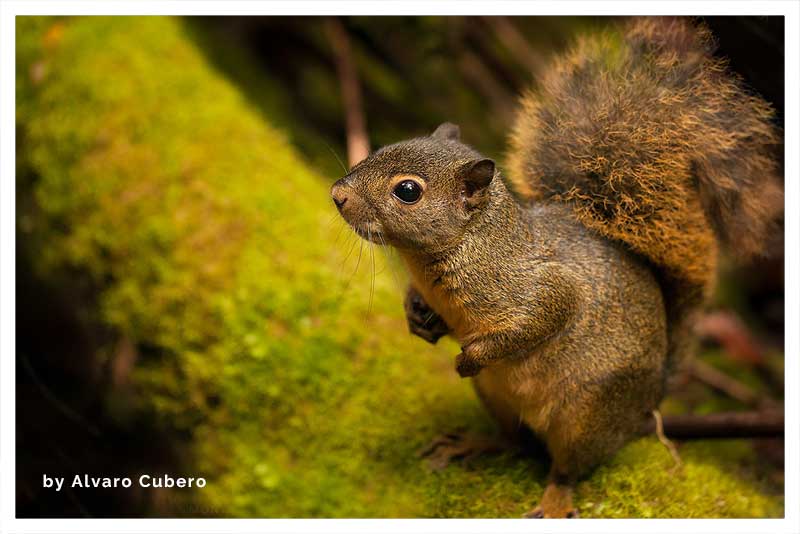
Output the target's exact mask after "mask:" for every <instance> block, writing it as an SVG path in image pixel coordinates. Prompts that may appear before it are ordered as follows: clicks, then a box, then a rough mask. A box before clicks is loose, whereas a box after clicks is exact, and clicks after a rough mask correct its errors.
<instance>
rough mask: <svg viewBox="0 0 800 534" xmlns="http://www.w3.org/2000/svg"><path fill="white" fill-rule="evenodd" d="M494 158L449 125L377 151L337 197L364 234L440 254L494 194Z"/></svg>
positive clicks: (336, 188) (336, 189) (337, 187)
mask: <svg viewBox="0 0 800 534" xmlns="http://www.w3.org/2000/svg"><path fill="white" fill-rule="evenodd" d="M494 176H495V165H494V162H493V161H492V160H490V159H486V158H484V157H482V156H481V155H480V154H479V153H478V152H476V151H475V150H473V149H472V148H470V147H469V146H467V145H465V144H463V143H461V142H460V141H459V130H458V126H456V125H454V124H450V123H445V124H442V125H441V126H439V127H438V128H437V129H436V131H435V132H433V134H431V135H430V136H429V137H418V138H416V139H410V140H408V141H402V142H400V143H396V144H393V145H389V146H386V147H383V148H381V149H380V150H378V151H376V152H374V153H372V154H370V155H369V157H367V158H366V159H365V160H364V161H362V162H361V163H359V164H358V165H356V166H355V167H353V169H352V170H351V171H350V172H349V173H348V174H347V176H345V177H344V178H342V179H341V180H339V181H337V182H336V183H335V184H333V188H332V189H331V196H332V197H333V202H334V203H335V204H336V207H337V208H338V209H339V212H340V213H341V214H342V217H344V219H345V220H346V221H347V222H348V223H349V224H350V226H352V227H353V229H354V230H355V231H356V232H357V233H358V234H359V235H360V236H361V237H363V238H365V239H369V240H371V241H373V242H375V243H379V244H381V243H385V244H388V245H393V246H395V247H398V248H413V249H415V250H420V251H434V250H440V249H444V248H449V247H451V246H454V245H456V244H458V243H459V242H460V240H461V237H462V236H463V234H464V231H465V229H466V228H467V226H468V225H469V222H470V220H471V219H472V218H473V217H475V215H476V214H477V213H479V212H480V211H481V210H482V209H483V208H484V207H485V205H486V204H487V203H488V199H489V186H490V184H491V183H492V180H493V178H494Z"/></svg>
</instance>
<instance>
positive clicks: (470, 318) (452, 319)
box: [408, 264, 479, 340]
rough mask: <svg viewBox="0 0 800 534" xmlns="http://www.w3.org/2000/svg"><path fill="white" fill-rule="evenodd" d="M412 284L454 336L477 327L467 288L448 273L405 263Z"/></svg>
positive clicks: (470, 331)
mask: <svg viewBox="0 0 800 534" xmlns="http://www.w3.org/2000/svg"><path fill="white" fill-rule="evenodd" d="M408 267H409V272H410V274H411V278H412V280H413V283H414V287H415V288H416V289H417V291H419V292H420V293H421V294H422V296H423V298H424V299H425V302H426V303H427V304H428V306H430V307H431V308H432V309H433V310H434V311H435V312H436V313H437V314H439V316H441V317H442V319H444V321H445V322H446V323H447V326H449V327H450V329H451V330H452V332H453V335H454V337H455V338H456V339H459V340H461V339H464V338H465V337H466V336H468V335H470V334H474V333H476V330H477V329H478V327H479V324H478V322H477V321H476V319H475V317H474V313H473V310H472V309H471V305H470V300H469V298H468V297H469V293H468V292H467V291H466V288H463V287H462V286H461V284H460V283H459V282H458V281H457V280H455V278H454V276H453V275H451V274H447V273H444V274H443V273H441V272H431V271H429V270H428V271H423V269H420V268H417V267H416V266H414V265H412V264H408Z"/></svg>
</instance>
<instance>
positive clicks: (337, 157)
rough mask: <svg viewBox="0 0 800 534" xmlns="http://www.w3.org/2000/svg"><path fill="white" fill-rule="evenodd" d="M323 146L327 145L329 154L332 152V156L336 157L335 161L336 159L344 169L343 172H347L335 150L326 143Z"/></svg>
mask: <svg viewBox="0 0 800 534" xmlns="http://www.w3.org/2000/svg"><path fill="white" fill-rule="evenodd" d="M325 146H326V147H328V150H330V151H331V154H333V157H334V158H336V161H338V162H339V165H341V167H342V170H343V171H344V173H345V174H347V167H345V166H344V163H342V160H341V158H339V155H338V154H337V153H336V151H335V150H334V149H333V148H332V147H331V145H329V144H328V143H325Z"/></svg>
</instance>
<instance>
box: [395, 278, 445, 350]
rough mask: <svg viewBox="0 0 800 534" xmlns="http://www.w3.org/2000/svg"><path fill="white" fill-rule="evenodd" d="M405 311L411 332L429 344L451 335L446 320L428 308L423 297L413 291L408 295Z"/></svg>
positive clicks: (410, 290)
mask: <svg viewBox="0 0 800 534" xmlns="http://www.w3.org/2000/svg"><path fill="white" fill-rule="evenodd" d="M405 310H406V319H407V320H408V329H409V331H410V332H411V333H412V334H414V335H415V336H419V337H421V338H422V339H424V340H425V341H427V342H428V343H433V344H435V343H436V342H437V341H439V338H441V337H443V336H446V335H447V334H449V333H450V329H449V328H448V326H447V324H446V323H445V322H444V319H442V318H441V317H440V316H439V315H438V314H437V313H436V312H435V311H433V310H432V309H431V308H430V307H429V306H428V304H427V303H426V302H425V300H424V299H423V298H422V295H420V294H419V293H417V292H416V291H415V290H413V289H409V292H408V295H406V301H405Z"/></svg>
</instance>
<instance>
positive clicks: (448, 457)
mask: <svg viewBox="0 0 800 534" xmlns="http://www.w3.org/2000/svg"><path fill="white" fill-rule="evenodd" d="M513 448H514V447H513V445H512V444H511V443H509V442H508V441H506V440H504V439H502V438H499V437H489V436H479V435H474V434H467V433H457V432H451V433H446V434H442V435H441V436H439V437H437V438H435V439H434V440H433V441H431V442H430V443H429V444H428V445H426V446H425V447H424V448H422V449H421V450H420V451H419V452H418V453H417V456H418V457H420V458H427V460H428V466H429V467H430V468H431V469H433V470H434V471H441V470H442V469H444V468H445V467H447V466H448V465H450V462H451V461H452V460H461V462H462V463H464V464H468V463H469V462H471V461H472V460H474V459H475V458H477V457H478V456H481V455H483V454H495V453H501V452H505V451H508V450H511V449H513Z"/></svg>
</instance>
